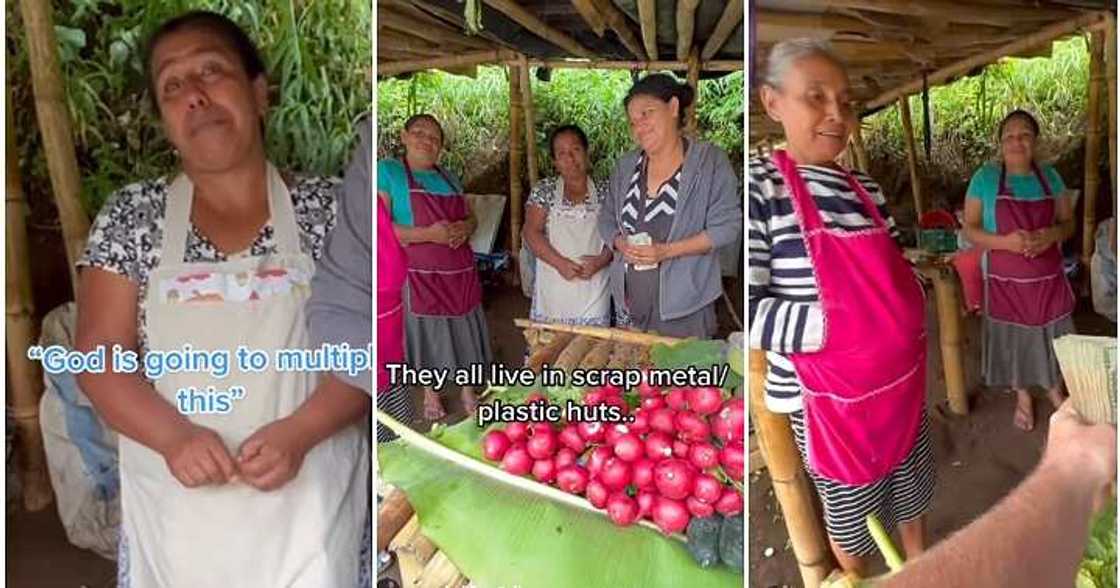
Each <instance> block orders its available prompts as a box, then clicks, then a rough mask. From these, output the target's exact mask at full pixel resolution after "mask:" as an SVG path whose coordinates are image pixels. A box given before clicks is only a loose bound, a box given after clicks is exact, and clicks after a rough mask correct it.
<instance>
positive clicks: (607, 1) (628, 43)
mask: <svg viewBox="0 0 1120 588" xmlns="http://www.w3.org/2000/svg"><path fill="white" fill-rule="evenodd" d="M592 2H594V3H595V6H596V7H597V8H598V9H599V12H600V13H601V14H602V15H603V18H604V19H606V21H607V25H609V26H610V27H611V30H612V31H614V34H616V35H618V40H619V42H621V43H622V45H623V46H624V47H626V50H627V51H629V52H630V53H631V54H632V55H633V56H634V57H636V58H638V59H640V60H647V59H648V58H649V57H648V56H647V55H646V52H645V48H644V47H642V42H641V40H639V39H638V35H637V34H635V33H634V31H633V29H631V28H630V21H629V19H627V18H626V15H625V14H624V13H623V12H622V11H621V10H619V9H618V7H617V6H615V5H614V2H612V1H611V0H592Z"/></svg>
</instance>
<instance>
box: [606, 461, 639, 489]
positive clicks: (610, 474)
mask: <svg viewBox="0 0 1120 588" xmlns="http://www.w3.org/2000/svg"><path fill="white" fill-rule="evenodd" d="M630 477H631V474H630V464H628V463H626V462H624V461H622V460H621V459H618V458H617V457H612V458H609V459H607V462H606V463H604V464H603V469H602V470H600V471H599V481H600V482H602V483H603V485H604V486H606V487H607V488H610V489H611V490H622V489H623V488H625V487H626V485H627V484H629V483H630Z"/></svg>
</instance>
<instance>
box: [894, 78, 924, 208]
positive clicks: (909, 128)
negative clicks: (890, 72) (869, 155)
mask: <svg viewBox="0 0 1120 588" xmlns="http://www.w3.org/2000/svg"><path fill="white" fill-rule="evenodd" d="M898 112H899V114H900V115H901V116H902V132H903V135H905V138H906V158H907V160H908V161H909V162H910V186H911V191H912V193H913V194H914V220H915V222H916V221H917V220H918V219H920V218H922V212H923V209H922V181H921V174H920V173H918V152H917V148H916V147H915V146H914V125H912V124H911V123H910V97H909V96H903V97H902V98H899V99H898Z"/></svg>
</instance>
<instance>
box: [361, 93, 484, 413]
mask: <svg viewBox="0 0 1120 588" xmlns="http://www.w3.org/2000/svg"><path fill="white" fill-rule="evenodd" d="M443 138H444V137H443V128H442V127H440V125H439V122H438V121H437V120H436V119H435V117H433V116H431V115H429V114H417V115H414V116H412V117H411V118H409V119H408V120H407V121H406V122H405V126H404V129H403V130H402V131H401V143H403V144H404V151H405V154H404V156H403V157H401V158H399V159H398V158H391V159H383V160H381V161H379V162H378V163H377V193H378V196H380V197H381V199H382V200H383V201H384V202H385V204H386V205H387V206H388V207H389V210H390V212H391V215H392V218H393V228H394V230H395V231H396V234H397V238H398V239H400V242H401V243H402V244H403V245H404V250H405V254H406V256H407V257H408V280H407V287H406V290H405V294H404V302H405V343H406V353H405V356H406V358H407V360H408V364H409V365H411V366H413V367H416V368H428V369H444V370H450V371H453V370H455V369H458V368H466V367H469V366H470V365H471V364H475V363H482V364H485V363H489V362H490V358H491V352H490V334H489V329H488V328H487V325H486V315H485V314H484V313H483V312H482V286H481V283H480V282H479V279H478V271H477V270H476V269H475V265H474V253H473V252H472V251H471V246H470V237H471V234H473V233H474V230H475V228H476V226H477V224H478V223H477V221H476V220H475V218H474V215H473V214H472V213H471V210H470V207H469V206H468V204H467V199H466V198H465V197H464V195H463V189H462V187H461V186H460V185H459V182H458V180H457V179H455V178H453V177H452V176H451V174H450V173H449V172H448V171H447V170H445V169H443V168H442V167H440V165H439V154H440V151H441V150H442V149H443ZM436 392H437V391H436V390H433V389H431V388H425V389H424V418H425V419H428V420H439V419H441V418H443V417H444V416H445V414H446V413H445V411H444V408H443V405H442V403H441V401H440V398H439V396H438V395H437V394H436ZM461 397H462V401H463V407H464V409H466V410H467V412H473V411H474V407H475V402H476V401H475V395H474V389H473V387H470V386H464V387H463V388H462V393H461Z"/></svg>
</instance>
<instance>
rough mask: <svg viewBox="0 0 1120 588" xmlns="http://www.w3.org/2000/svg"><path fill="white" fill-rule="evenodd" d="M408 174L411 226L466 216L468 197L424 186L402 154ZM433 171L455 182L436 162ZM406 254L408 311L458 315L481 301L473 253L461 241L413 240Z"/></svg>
mask: <svg viewBox="0 0 1120 588" xmlns="http://www.w3.org/2000/svg"><path fill="white" fill-rule="evenodd" d="M402 161H403V162H404V171H405V173H406V174H407V175H408V198H409V202H410V203H411V204H412V220H413V224H414V226H417V227H426V226H429V225H432V224H435V223H437V222H439V221H446V222H449V223H450V222H456V221H461V220H464V219H466V218H467V214H468V210H467V200H466V198H464V197H463V195H462V194H461V193H458V194H452V195H445V196H437V195H435V194H432V193H430V192H428V191H427V190H425V189H424V187H423V186H421V185H420V183H419V182H417V181H416V178H415V177H414V176H413V175H412V169H411V168H410V167H409V165H408V161H407V160H405V159H403V158H402ZM436 171H437V172H439V175H440V176H441V177H442V178H443V181H445V182H447V185H448V186H452V187H454V185H455V184H453V183H451V180H450V179H449V178H448V177H447V174H445V173H443V170H442V169H440V168H439V167H438V166H437V167H436ZM405 253H407V254H408V289H409V303H410V311H411V312H412V313H413V314H415V315H419V316H437V317H459V316H463V315H465V314H467V313H468V312H470V311H472V310H474V308H475V307H477V306H478V305H479V304H481V303H482V284H480V283H479V281H478V272H477V271H476V270H475V267H474V253H473V252H472V251H471V248H470V245H469V244H466V243H464V244H463V245H461V246H460V247H458V248H456V249H452V248H451V247H448V246H447V245H441V244H439V243H413V244H411V245H409V246H407V247H405Z"/></svg>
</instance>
